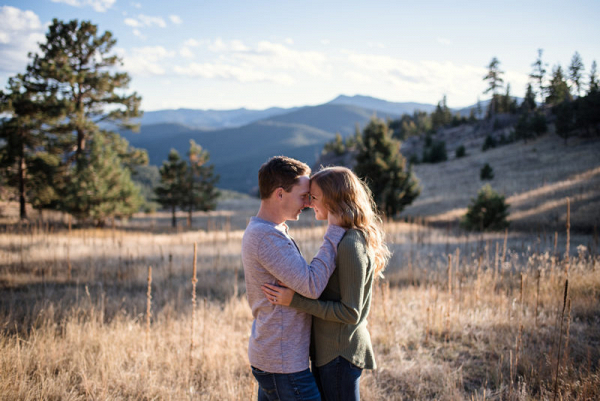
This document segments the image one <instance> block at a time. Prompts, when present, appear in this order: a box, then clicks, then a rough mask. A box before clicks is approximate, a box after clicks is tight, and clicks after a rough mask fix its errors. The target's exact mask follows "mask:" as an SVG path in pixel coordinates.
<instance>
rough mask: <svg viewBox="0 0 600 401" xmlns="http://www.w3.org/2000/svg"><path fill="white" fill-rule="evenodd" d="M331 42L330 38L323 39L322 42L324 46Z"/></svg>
mask: <svg viewBox="0 0 600 401" xmlns="http://www.w3.org/2000/svg"><path fill="white" fill-rule="evenodd" d="M330 43H331V41H330V40H329V39H321V44H322V45H324V46H327V45H328V44H330Z"/></svg>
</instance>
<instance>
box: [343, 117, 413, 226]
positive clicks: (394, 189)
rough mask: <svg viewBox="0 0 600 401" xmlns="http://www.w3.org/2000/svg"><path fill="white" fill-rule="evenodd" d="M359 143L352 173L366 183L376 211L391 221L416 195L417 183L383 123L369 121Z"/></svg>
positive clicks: (380, 121) (398, 144) (398, 146)
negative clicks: (384, 214)
mask: <svg viewBox="0 0 600 401" xmlns="http://www.w3.org/2000/svg"><path fill="white" fill-rule="evenodd" d="M361 142H362V143H361V145H360V148H359V151H358V154H357V155H356V167H355V169H354V170H355V172H356V174H357V175H358V176H359V177H362V178H364V179H365V180H366V182H367V183H368V185H369V187H370V189H371V191H372V192H373V197H374V199H375V202H376V203H377V206H378V207H379V209H380V210H382V211H383V212H385V213H386V214H387V216H388V217H394V216H396V215H397V214H398V213H400V212H401V211H402V209H404V207H405V206H407V205H409V204H411V203H412V201H413V200H414V199H415V198H416V197H417V196H418V195H419V193H420V192H421V189H420V188H419V185H418V182H417V180H416V179H415V177H414V176H413V174H412V171H411V170H410V167H408V168H407V166H406V160H405V158H404V157H403V156H402V154H401V153H400V143H399V142H398V141H396V140H395V139H393V138H392V136H391V133H390V132H389V130H388V126H387V124H386V123H385V122H384V121H382V120H379V119H372V120H371V121H370V122H369V124H368V125H367V126H366V127H365V129H364V130H363V134H362V141H361Z"/></svg>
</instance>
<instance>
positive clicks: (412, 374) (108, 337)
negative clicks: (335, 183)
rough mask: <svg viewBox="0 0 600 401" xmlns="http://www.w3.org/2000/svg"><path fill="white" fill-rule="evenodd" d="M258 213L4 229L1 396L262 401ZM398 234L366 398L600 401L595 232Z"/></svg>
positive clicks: (249, 206)
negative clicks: (256, 344)
mask: <svg viewBox="0 0 600 401" xmlns="http://www.w3.org/2000/svg"><path fill="white" fill-rule="evenodd" d="M257 206H258V203H257V201H255V200H247V201H230V202H229V203H227V204H222V205H220V207H219V210H217V211H215V212H211V213H198V214H197V215H196V216H195V218H194V226H195V227H196V228H195V229H190V230H188V229H180V230H179V231H172V230H170V229H169V227H168V225H169V223H170V216H169V214H168V213H164V214H163V213H158V214H156V215H153V216H145V215H140V216H136V217H134V218H133V219H131V220H130V221H129V222H127V223H120V224H117V225H116V226H115V228H111V227H109V228H106V229H104V230H99V229H89V228H73V229H72V230H71V231H69V230H68V229H67V228H66V225H64V224H62V225H60V226H59V225H47V226H46V225H44V224H37V225H36V224H31V225H29V226H20V227H19V226H17V225H10V224H8V225H5V226H4V228H3V229H2V232H0V399H3V400H4V399H7V400H9V399H10V400H33V399H36V400H38V399H40V400H88V399H95V400H125V399H136V400H155V399H166V400H169V399H170V400H188V399H193V400H251V399H255V397H256V386H255V385H254V380H253V378H252V377H251V374H250V368H249V364H248V359H247V355H246V349H247V342H248V336H249V333H250V327H251V322H252V317H251V314H250V309H249V307H248V305H247V302H246V299H245V289H244V280H243V269H242V267H241V260H240V246H241V245H240V240H241V236H242V233H243V228H244V227H245V224H246V221H247V219H248V218H249V217H250V216H251V215H253V214H254V213H255V212H256V210H257V209H256V208H257ZM10 207H11V206H6V207H5V210H8V209H10ZM565 212H566V210H565ZM561 213H562V212H561ZM312 216H313V213H312V211H307V212H305V213H303V216H302V218H301V220H300V221H299V222H294V223H293V224H290V226H291V232H292V235H294V237H295V238H296V239H297V241H298V242H299V245H300V246H301V248H302V251H303V253H304V254H305V255H307V256H311V255H313V254H314V253H315V252H316V250H317V248H318V246H319V244H320V241H321V238H322V235H323V233H324V227H323V226H322V225H320V224H317V223H315V222H314V220H313V217H312ZM52 217H54V218H55V219H59V220H60V219H63V221H64V216H52ZM181 220H182V222H183V221H185V216H184V215H182V216H181ZM386 232H387V235H388V241H389V242H390V244H391V248H392V250H393V251H394V256H393V258H392V260H391V262H390V266H389V268H388V269H387V271H386V278H385V279H384V280H381V281H380V282H379V283H378V284H377V287H376V291H375V297H374V304H373V309H372V314H371V316H370V319H369V329H370V332H371V335H372V339H373V343H374V347H375V352H376V356H377V362H378V366H379V368H378V369H377V370H376V371H372V372H371V371H367V372H365V373H364V374H363V379H362V382H361V393H362V397H363V399H365V400H412V399H420V400H428V399H436V400H460V399H465V400H483V399H489V400H529V399H548V400H550V399H580V400H593V399H598V398H599V397H600V258H599V256H598V238H597V236H594V235H593V234H592V235H587V234H576V233H573V234H572V235H570V238H569V241H568V242H567V236H566V232H565V230H564V229H563V230H561V231H560V232H553V231H540V232H531V233H529V232H518V231H513V230H511V231H509V232H508V233H507V236H506V239H505V233H486V234H483V235H480V234H477V235H473V234H471V235H467V233H464V232H461V231H457V230H456V228H455V227H454V226H448V227H444V228H435V227H433V226H432V225H430V224H417V223H401V222H389V223H387V224H386ZM194 243H197V247H198V248H197V258H196V259H197V282H195V283H193V280H192V276H193V269H194V267H193V266H194V261H193V259H194ZM505 244H506V245H505ZM567 249H568V253H567ZM567 254H568V255H569V257H568V258H566V257H565V255H567ZM149 267H151V276H149ZM567 278H568V288H567V294H566V296H565V283H566V280H567ZM193 294H195V298H194V297H193Z"/></svg>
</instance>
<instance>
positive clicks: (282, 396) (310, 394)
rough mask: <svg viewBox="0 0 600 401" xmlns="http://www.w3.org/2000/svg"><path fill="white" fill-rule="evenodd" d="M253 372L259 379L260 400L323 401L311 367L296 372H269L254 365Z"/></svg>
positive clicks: (257, 379)
mask: <svg viewBox="0 0 600 401" xmlns="http://www.w3.org/2000/svg"><path fill="white" fill-rule="evenodd" d="M252 374H253V375H254V377H255V378H256V381H258V401H280V400H281V401H287V400H309V401H321V395H320V394H319V389H318V387H317V382H316V381H315V377H314V376H313V374H312V373H311V372H310V369H306V370H303V371H302V372H295V373H269V372H263V371H262V370H260V369H256V368H255V367H252Z"/></svg>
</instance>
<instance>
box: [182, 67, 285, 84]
mask: <svg viewBox="0 0 600 401" xmlns="http://www.w3.org/2000/svg"><path fill="white" fill-rule="evenodd" d="M174 70H175V72H176V73H177V74H180V75H186V76H189V77H200V78H208V79H215V78H217V79H224V80H234V81H238V82H242V83H249V82H274V83H277V84H281V85H292V84H293V83H294V80H293V78H292V77H290V76H289V75H287V74H282V73H279V74H274V75H273V74H268V73H266V72H262V71H257V70H253V69H251V68H248V66H244V65H239V66H234V65H228V64H223V63H202V64H198V63H191V64H189V65H187V66H186V67H179V66H176V67H175V69H174Z"/></svg>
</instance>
